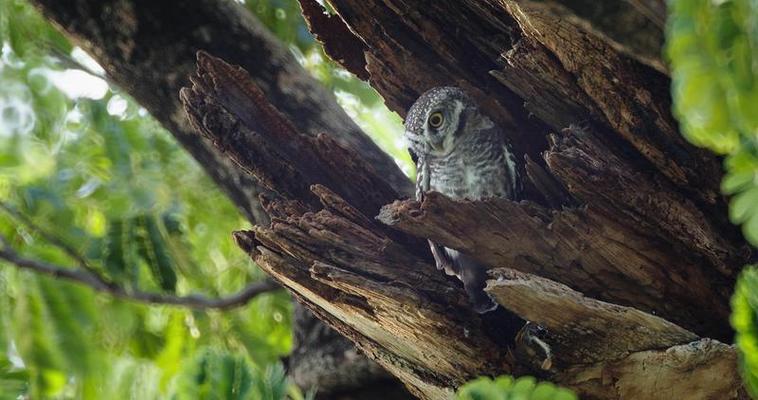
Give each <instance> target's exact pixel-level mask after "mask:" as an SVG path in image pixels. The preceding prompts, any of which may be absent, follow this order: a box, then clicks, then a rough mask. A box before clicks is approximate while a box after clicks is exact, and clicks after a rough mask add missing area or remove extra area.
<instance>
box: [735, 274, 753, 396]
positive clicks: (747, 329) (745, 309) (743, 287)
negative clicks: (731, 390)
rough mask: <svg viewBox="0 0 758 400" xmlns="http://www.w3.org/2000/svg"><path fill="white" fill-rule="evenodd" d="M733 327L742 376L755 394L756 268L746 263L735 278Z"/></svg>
mask: <svg viewBox="0 0 758 400" xmlns="http://www.w3.org/2000/svg"><path fill="white" fill-rule="evenodd" d="M731 322H732V327H733V328H734V330H735V332H736V336H735V342H736V343H737V348H738V350H739V352H740V366H741V372H742V376H743V379H744V381H745V384H746V386H747V388H748V390H749V391H750V392H751V393H752V395H753V396H758V268H756V267H755V266H748V267H746V268H745V269H744V270H743V271H742V273H741V274H740V277H739V279H737V285H736V287H735V291H734V295H733V296H732V316H731Z"/></svg>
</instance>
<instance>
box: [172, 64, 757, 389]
mask: <svg viewBox="0 0 758 400" xmlns="http://www.w3.org/2000/svg"><path fill="white" fill-rule="evenodd" d="M191 80H192V82H193V85H192V87H191V88H186V89H183V90H182V92H181V98H182V101H183V102H184V104H185V107H186V109H187V112H188V114H189V115H190V119H191V121H192V123H193V125H194V126H195V127H196V129H197V130H198V132H200V133H202V134H203V135H204V136H206V137H207V138H209V139H210V140H211V141H213V143H214V144H215V145H216V146H218V147H219V148H220V149H222V150H223V151H224V152H225V153H226V154H227V155H228V156H229V157H230V158H231V159H233V160H234V161H235V162H236V163H238V164H239V165H240V167H241V168H242V169H243V170H245V171H249V172H250V173H251V174H254V175H255V176H257V177H258V178H259V179H260V180H261V182H263V183H264V184H265V185H266V186H267V187H268V188H269V189H270V190H271V191H272V192H273V193H276V195H275V196H274V197H266V198H264V199H263V200H264V201H263V205H264V208H265V210H266V212H267V213H268V214H269V216H270V218H271V221H272V223H271V225H270V226H268V227H264V226H260V225H259V226H255V227H254V228H253V230H252V231H240V232H237V233H236V234H235V238H236V239H237V241H238V244H239V245H240V247H241V248H242V249H244V250H245V251H246V252H248V254H250V256H251V257H252V258H253V259H254V260H255V261H256V262H257V263H258V264H259V265H260V266H261V267H262V268H263V269H264V270H266V271H267V272H268V273H269V274H270V275H271V276H273V277H274V278H275V279H277V280H278V281H279V282H281V283H282V284H283V285H284V286H285V287H287V288H288V289H290V290H291V291H292V292H293V294H294V295H295V296H296V297H297V298H298V299H299V300H300V301H301V302H302V303H303V304H304V305H305V306H306V307H308V308H310V309H311V310H313V312H314V313H315V314H316V315H318V316H319V317H320V318H321V319H323V320H324V321H326V322H327V323H328V324H329V325H331V326H332V327H334V328H335V329H336V330H338V331H339V332H340V333H342V334H343V335H345V336H347V337H348V338H350V339H351V340H353V341H354V342H355V343H356V345H357V346H358V347H359V348H360V349H361V350H363V351H364V352H365V353H366V354H368V355H370V356H371V357H372V358H374V359H375V360H376V361H377V362H378V363H379V364H380V365H382V366H383V367H385V368H386V369H387V370H388V371H390V372H391V373H392V374H394V375H395V376H397V377H398V378H400V379H401V380H402V381H403V382H404V383H405V384H406V385H407V387H408V388H409V389H410V390H411V392H412V393H414V394H415V395H417V396H419V397H422V398H428V399H439V398H447V397H450V396H451V395H452V393H453V390H454V389H455V388H456V387H457V386H459V385H460V384H461V383H463V382H465V381H466V380H468V379H470V378H473V377H475V376H478V375H483V374H484V375H497V374H503V373H512V374H521V373H531V374H536V375H539V376H542V377H546V378H548V379H551V380H552V381H554V382H556V383H559V384H564V385H567V386H569V387H571V388H573V389H575V390H576V391H578V392H579V393H580V394H581V395H582V396H583V398H588V399H622V398H624V399H632V398H651V399H656V398H661V399H663V398H668V397H670V396H672V393H675V395H676V396H681V397H682V398H693V399H716V398H732V399H742V398H746V395H745V392H744V391H743V390H742V389H741V384H740V382H739V377H738V375H737V373H736V355H735V351H734V349H733V348H732V347H730V346H727V345H724V344H722V343H720V342H718V341H715V340H713V339H707V338H706V337H708V336H713V337H725V336H728V335H729V331H728V324H727V321H726V318H727V311H726V302H727V300H728V299H727V296H726V294H727V293H728V290H729V286H730V285H731V279H733V272H732V270H731V269H729V268H728V267H727V266H728V264H725V263H724V264H719V263H721V262H725V260H727V259H728V257H735V258H739V257H740V254H742V253H744V251H741V250H740V246H739V244H734V243H729V242H725V241H719V240H716V238H717V236H716V235H715V234H714V235H712V233H713V232H712V230H715V229H719V228H718V227H716V226H715V225H714V226H711V225H709V221H708V220H707V219H698V218H701V217H703V216H704V214H703V213H700V214H697V215H696V217H697V218H696V217H693V216H692V215H690V214H691V213H695V211H693V210H697V207H696V206H695V205H692V204H689V203H687V201H685V200H684V198H683V197H681V195H680V197H676V198H672V199H673V200H671V201H672V202H668V200H666V196H674V194H670V191H668V190H667V189H666V187H664V186H662V185H659V186H655V189H649V190H650V194H647V195H649V196H653V195H654V196H663V199H664V200H666V201H667V204H669V206H670V209H669V211H668V213H666V214H665V215H668V216H670V217H671V218H674V217H676V218H679V219H677V220H676V221H681V222H679V223H681V224H690V225H689V226H691V227H692V229H690V228H687V225H685V227H681V226H676V227H674V228H670V229H665V230H661V232H658V234H657V235H654V236H650V235H649V234H650V232H656V231H657V230H659V229H661V223H659V222H658V221H656V222H657V224H655V225H653V221H650V220H647V219H646V218H647V217H646V216H645V214H644V213H643V212H642V211H643V210H642V208H641V207H637V208H634V206H635V203H634V202H633V201H631V200H627V199H622V201H615V202H614V203H613V204H612V205H608V204H607V203H608V202H607V201H606V200H605V199H604V198H603V197H593V199H595V202H596V203H597V204H594V205H593V204H590V201H588V200H585V199H584V198H583V196H582V195H581V194H582V191H581V190H580V188H581V187H586V186H587V185H594V186H595V187H596V193H601V194H602V193H605V192H606V191H607V192H610V193H614V191H620V192H621V193H624V192H623V191H622V189H619V188H618V187H617V186H618V185H615V186H614V185H611V184H610V183H607V184H606V185H602V184H598V183H597V182H598V181H597V179H595V178H594V177H598V178H606V179H609V180H610V178H608V177H606V176H605V175H606V174H610V176H611V177H613V176H617V175H620V176H621V177H619V178H616V180H617V181H618V180H621V181H622V182H623V180H624V179H629V180H633V179H637V180H640V181H642V179H641V178H639V177H637V174H638V173H635V172H634V170H632V171H629V172H628V174H627V175H628V176H627V175H623V173H622V172H624V171H625V168H626V167H629V168H633V166H627V165H625V164H624V160H626V158H624V159H621V158H620V156H615V157H608V156H606V157H605V158H600V157H599V156H598V154H597V153H596V152H597V151H598V148H602V147H600V146H603V145H604V143H605V142H604V141H603V140H601V139H600V138H597V137H596V135H595V134H593V133H592V131H591V130H590V129H589V128H585V129H581V130H577V129H574V130H570V131H566V132H562V135H561V137H560V138H558V137H556V138H553V139H551V140H550V142H551V143H552V145H551V148H550V151H549V152H547V153H546V155H545V159H546V160H547V161H548V162H547V170H543V169H540V168H538V167H535V166H531V167H527V168H526V169H527V170H528V171H529V170H530V171H532V172H533V173H531V174H530V175H529V176H532V177H540V176H541V178H540V179H539V180H540V181H544V180H545V179H546V178H545V177H544V176H543V175H549V174H550V173H551V172H552V178H550V179H553V180H555V182H554V183H555V184H554V185H553V186H556V187H553V188H552V189H550V190H547V191H550V192H552V193H559V194H564V195H565V193H564V190H565V189H562V188H560V185H561V184H563V185H565V187H566V188H567V190H568V193H571V195H573V196H574V197H575V199H574V201H579V202H580V203H584V204H582V205H581V206H579V207H566V208H564V209H562V210H554V209H550V208H547V207H545V206H543V205H539V204H537V203H534V202H531V201H522V202H513V201H508V200H502V199H491V200H485V201H480V202H468V201H452V200H450V199H448V198H446V197H444V196H442V195H439V194H435V193H431V194H430V195H429V196H427V197H426V198H425V199H424V202H423V203H418V202H416V201H411V200H404V201H395V202H394V203H392V204H389V205H386V206H383V207H382V204H383V203H387V202H390V201H391V200H392V199H394V198H395V197H396V196H397V193H395V192H394V190H392V188H390V187H389V186H387V185H385V184H383V183H382V182H381V178H380V177H379V175H378V174H377V173H376V171H374V170H373V169H372V168H371V166H370V165H369V164H368V163H366V162H365V161H363V160H362V159H360V157H358V155H357V154H353V153H351V152H350V151H349V150H347V149H345V148H343V147H341V146H340V145H339V144H338V143H336V142H335V141H333V140H330V139H329V138H328V136H325V135H322V136H318V137H316V138H309V137H307V136H304V135H300V134H298V133H297V132H296V129H295V128H294V127H293V126H292V125H291V124H290V123H289V122H288V121H287V120H286V118H285V116H284V115H283V114H282V113H280V112H278V111H277V110H276V108H275V107H273V106H272V105H271V104H270V103H269V102H268V101H267V100H266V98H265V97H264V96H263V93H262V91H261V90H260V89H259V88H258V87H256V86H255V84H254V83H252V82H251V81H250V80H249V79H248V78H247V77H246V74H245V72H244V70H242V69H240V68H238V67H233V66H231V65H229V64H226V63H224V62H223V61H221V60H220V59H217V58H214V57H211V56H209V55H207V54H203V53H201V54H199V57H198V70H197V72H196V74H195V75H194V76H193V77H192V79H191ZM614 148H615V147H614ZM556 160H560V162H559V161H556ZM561 162H563V163H564V164H561ZM566 163H567V164H566ZM559 165H560V166H561V167H560V168H559V167H558V166H559ZM565 165H570V167H566V166H565ZM589 167H593V168H594V170H593V171H594V174H592V175H591V176H590V175H587V169H588V168H589ZM617 170H621V171H617ZM333 171H339V174H336V173H334V172H333ZM535 172H539V173H535ZM559 172H561V173H559ZM649 173H651V174H652V173H654V172H653V171H650V172H649ZM669 182H670V181H669ZM653 183H655V182H653ZM653 183H650V184H653ZM532 184H533V186H535V187H542V188H548V186H547V185H544V184H540V183H539V182H536V181H535V182H532ZM640 190H641V189H640ZM638 192H639V190H638ZM596 196H597V195H596ZM641 196H643V197H644V196H646V194H645V192H644V191H643V192H642V194H641ZM547 197H548V196H543V199H545V198H547ZM555 198H559V197H555ZM656 198H657V197H656ZM654 199H655V198H651V199H650V200H654ZM673 201H678V202H682V203H678V202H673ZM650 208H651V209H653V212H656V210H657V209H656V207H650ZM672 210H673V211H672ZM644 211H647V209H645V210H644ZM377 214H378V218H377V219H378V221H377V219H374V218H373V216H375V215H377ZM620 216H623V218H620ZM380 222H381V223H380ZM664 222H665V221H664ZM388 227H392V228H394V229H389V228H388ZM709 232H710V233H709ZM685 233H688V235H689V236H684V235H685ZM407 234H410V235H407ZM677 235H678V236H681V237H677ZM418 237H424V238H431V239H433V240H435V241H437V242H439V243H441V244H444V245H446V246H450V247H454V248H457V249H460V250H463V251H465V252H467V253H469V254H473V255H475V256H476V257H477V258H479V259H480V260H481V261H484V262H486V263H488V264H489V265H492V266H497V267H500V268H498V269H495V270H492V271H491V273H492V274H493V278H494V279H493V280H491V281H490V282H489V284H488V288H487V290H488V291H490V293H491V294H493V296H494V297H495V298H496V299H497V300H498V302H499V303H500V304H501V305H502V306H504V307H505V308H507V309H508V310H510V311H512V312H513V313H515V314H517V315H519V316H520V317H522V318H523V319H525V320H530V321H534V322H536V323H539V324H540V325H542V326H543V327H545V328H547V333H546V335H545V337H544V340H545V341H546V342H547V343H549V344H550V346H551V348H552V351H551V355H550V356H549V360H547V361H549V362H546V360H545V359H544V355H543V354H540V352H539V351H535V348H533V347H531V346H530V343H529V342H528V341H525V340H523V335H516V332H517V331H518V330H519V329H520V328H521V324H523V320H514V319H513V318H510V317H509V315H508V314H506V313H505V312H503V311H502V310H500V311H499V312H498V313H495V314H489V315H485V316H481V315H478V314H476V313H474V312H472V311H471V310H470V308H469V306H468V303H467V300H466V296H465V294H464V293H463V291H462V290H461V288H460V284H458V282H456V281H455V280H451V279H450V278H448V277H446V276H444V275H443V274H440V273H439V272H438V271H436V270H435V268H434V266H433V264H432V262H431V261H430V260H429V256H428V250H427V248H426V246H425V243H424V242H423V241H419V240H418ZM667 239H668V240H667ZM679 242H681V245H682V246H685V245H686V246H689V247H688V248H687V251H695V250H697V251H700V253H701V255H700V256H699V257H689V258H688V257H686V256H685V254H679V253H676V252H677V247H676V245H674V243H679ZM716 249H720V250H718V251H716ZM559 282H560V283H559ZM519 321H521V322H519ZM651 363H655V367H652V366H651ZM540 367H542V368H543V369H545V370H541V369H540ZM692 377H696V378H697V381H692V380H691V379H692ZM661 379H663V380H661ZM687 382H692V383H691V384H687ZM656 385H657V386H656ZM659 387H672V388H674V389H673V390H676V392H665V391H661V390H658V389H656V388H659ZM640 396H642V397H640ZM724 396H726V397H724Z"/></svg>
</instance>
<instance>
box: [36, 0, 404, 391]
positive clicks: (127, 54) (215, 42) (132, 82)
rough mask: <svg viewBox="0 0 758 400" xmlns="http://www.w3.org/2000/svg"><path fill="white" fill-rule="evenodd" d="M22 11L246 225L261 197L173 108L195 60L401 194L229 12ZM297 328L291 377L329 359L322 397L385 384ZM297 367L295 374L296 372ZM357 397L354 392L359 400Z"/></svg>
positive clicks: (219, 4) (226, 5) (375, 159)
mask: <svg viewBox="0 0 758 400" xmlns="http://www.w3.org/2000/svg"><path fill="white" fill-rule="evenodd" d="M31 1H32V3H33V4H35V6H37V8H39V9H40V11H41V12H42V13H43V14H44V15H45V16H46V17H47V18H48V19H50V20H51V21H52V22H53V23H55V24H56V25H58V26H59V27H60V28H61V29H62V30H63V32H65V33H66V34H67V35H68V36H69V37H70V38H71V39H72V40H73V41H74V43H76V44H77V45H79V46H81V47H82V48H83V49H84V50H85V51H87V52H88V53H89V54H90V55H92V56H93V57H94V58H95V59H96V60H97V61H98V62H99V63H100V65H101V66H103V68H104V69H105V71H106V74H107V78H108V79H109V80H110V81H111V82H112V83H114V84H116V85H118V86H119V87H121V88H122V89H123V90H124V91H126V92H127V93H128V94H129V95H131V96H132V97H134V99H135V100H136V101H137V102H139V103H140V104H141V105H142V106H143V107H145V108H146V109H147V110H148V111H149V112H150V113H151V114H152V115H153V116H154V117H155V118H156V119H157V120H158V121H159V122H160V123H161V124H163V126H164V127H166V128H167V129H168V130H169V131H170V132H171V133H172V134H173V136H174V137H175V138H176V139H177V141H178V142H179V143H180V144H181V145H182V146H183V147H184V148H185V149H186V150H187V151H188V152H189V153H190V154H191V155H192V156H193V157H194V158H195V159H196V160H197V161H198V163H199V164H200V165H201V166H202V167H203V168H204V169H205V171H206V172H207V173H208V174H209V175H210V177H211V178H212V179H213V181H214V182H215V183H216V184H217V185H218V186H219V187H220V188H221V189H222V190H223V191H224V192H225V193H226V194H227V195H228V196H229V198H230V199H231V200H232V202H234V204H235V205H236V206H237V207H238V208H239V209H240V210H241V211H242V213H243V214H244V215H246V216H247V218H248V219H249V220H250V222H252V223H256V222H257V223H262V224H265V223H267V222H268V215H267V214H266V213H265V212H263V210H262V208H261V207H260V203H259V200H258V196H259V194H261V193H265V189H263V188H262V187H261V186H260V184H259V183H258V182H257V180H256V179H255V177H254V176H252V175H249V174H247V173H245V172H244V171H242V170H240V169H239V168H238V167H237V166H236V165H235V164H234V163H233V162H231V161H230V160H229V159H228V158H227V157H225V156H224V155H223V154H222V152H220V151H219V150H218V149H216V148H215V147H214V146H213V145H211V144H210V142H208V141H205V140H202V139H201V138H200V137H199V136H198V135H196V134H195V133H194V132H193V131H192V128H191V127H190V125H189V121H188V119H187V116H186V114H185V113H184V111H183V110H182V108H181V104H180V102H179V96H178V92H179V89H180V88H181V87H182V86H185V85H187V83H188V81H187V76H188V75H189V73H190V72H191V71H192V70H193V69H194V65H195V53H196V52H197V51H198V50H203V49H205V50H208V51H212V52H213V53H214V54H217V55H219V56H222V57H224V59H227V60H230V61H231V62H234V63H236V64H239V65H242V66H244V67H245V68H247V69H248V70H249V71H251V72H252V74H251V78H252V79H254V81H255V82H256V84H257V85H258V86H259V87H261V88H262V89H263V90H264V92H265V93H266V97H267V98H268V99H269V100H270V101H271V102H272V104H274V105H276V107H277V108H278V109H279V110H281V111H282V112H283V113H285V114H286V115H287V116H288V118H289V119H290V120H291V121H293V123H294V124H295V126H296V127H297V128H298V130H299V132H301V133H303V134H305V135H314V136H315V135H317V134H319V133H323V132H329V134H330V135H331V136H332V137H333V138H335V139H336V140H337V141H339V142H340V143H341V144H343V145H345V146H348V147H351V148H354V149H356V150H357V151H360V153H361V154H362V155H363V156H364V157H366V159H368V160H370V161H371V163H372V165H373V167H374V168H375V169H376V170H377V171H379V172H380V173H381V174H382V175H383V176H384V177H386V178H387V181H388V182H390V184H392V185H393V186H394V187H395V189H396V190H398V191H399V192H403V193H410V191H411V187H412V186H411V184H410V182H409V181H408V180H407V178H406V177H405V176H404V175H403V174H402V172H401V171H400V170H399V169H398V167H397V166H396V165H395V163H394V161H393V160H392V158H391V157H389V156H388V155H386V154H384V153H383V152H382V151H381V150H380V149H379V148H378V147H377V146H376V145H375V144H374V143H373V142H372V141H371V140H370V139H369V138H368V136H366V135H365V134H364V133H363V132H362V131H361V130H360V129H359V128H358V126H357V125H356V124H355V123H354V122H353V121H352V120H351V119H350V118H349V117H348V115H347V114H346V113H345V112H344V110H342V108H341V107H339V105H338V104H337V102H336V100H335V98H334V96H333V95H332V93H330V92H329V91H327V90H326V89H324V88H323V87H322V86H320V85H319V84H318V82H316V80H315V79H313V78H312V77H310V75H308V73H307V72H306V71H305V70H304V69H303V68H302V67H301V66H300V65H299V64H298V63H297V61H296V60H295V58H294V57H293V56H292V55H291V54H290V52H289V50H288V49H287V48H286V47H285V46H284V45H283V44H281V43H280V42H279V41H278V40H277V39H276V38H275V37H273V35H272V34H270V33H269V32H268V31H267V30H266V29H265V28H264V27H263V26H262V25H261V23H260V22H259V21H257V20H256V18H255V17H254V16H253V15H251V14H250V13H249V12H248V11H247V10H246V9H245V8H244V7H242V6H241V5H239V4H237V3H236V2H234V1H231V0H189V1H184V0H171V1H166V0H161V1H148V0H31ZM311 319H312V317H311ZM298 321H304V322H303V326H300V325H296V326H295V330H296V335H299V336H301V337H310V338H313V337H318V341H317V342H311V341H306V342H301V343H302V346H301V347H300V348H297V349H295V352H296V353H297V354H298V355H297V356H295V357H293V358H291V359H290V363H289V366H290V368H291V370H292V371H302V370H304V369H306V368H307V367H308V366H310V365H313V364H312V363H311V361H310V356H309V355H310V354H314V357H315V356H318V355H320V354H321V353H319V351H318V350H317V349H318V348H322V347H323V348H331V349H333V352H332V353H331V356H332V357H333V359H332V362H331V363H330V364H328V365H327V364H324V365H322V366H321V367H322V368H321V370H320V376H321V377H329V376H331V378H329V379H322V380H321V381H322V382H321V385H320V386H319V389H320V393H321V394H322V395H324V394H329V393H332V392H334V393H342V394H343V395H344V394H345V393H348V394H349V391H350V390H353V389H355V388H356V387H358V386H361V384H360V383H361V382H356V377H355V376H353V375H354V374H353V372H354V371H356V370H364V371H366V373H364V374H363V375H362V377H363V378H364V380H363V381H362V383H363V384H364V385H365V386H370V385H373V384H374V383H375V382H385V383H386V381H387V375H386V373H384V372H383V371H381V370H380V369H378V368H376V366H374V365H372V363H370V362H368V361H367V360H366V359H365V358H364V357H362V356H361V357H357V358H356V357H355V355H354V354H353V353H354V352H355V350H354V348H353V346H352V345H351V344H350V343H349V342H348V341H347V340H345V339H344V338H343V337H342V336H340V335H338V334H336V333H334V332H333V331H331V330H325V329H324V328H323V327H321V326H320V323H318V322H316V321H315V320H312V321H308V318H307V317H303V318H301V319H299V320H298ZM327 332H330V333H327ZM316 333H318V335H316ZM307 346H315V348H316V349H311V348H308V347H307ZM311 350H313V352H312V351H311ZM299 361H302V362H303V364H304V366H302V367H301V366H299V365H298V362H299ZM327 368H331V369H327ZM300 376H302V374H301V375H300ZM296 381H297V379H296ZM307 381H308V380H307V379H306V380H304V381H303V382H307ZM396 386H397V385H396ZM400 389H401V388H400ZM380 392H382V391H380ZM364 394H365V391H364V392H360V396H363V395H364ZM356 396H358V395H356ZM322 397H323V396H322ZM335 398H336V397H335Z"/></svg>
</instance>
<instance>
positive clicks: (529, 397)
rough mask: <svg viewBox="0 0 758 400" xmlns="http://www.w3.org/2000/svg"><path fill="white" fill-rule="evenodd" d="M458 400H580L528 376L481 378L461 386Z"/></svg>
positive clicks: (567, 391) (566, 391)
mask: <svg viewBox="0 0 758 400" xmlns="http://www.w3.org/2000/svg"><path fill="white" fill-rule="evenodd" d="M456 399H458V400H547V399H549V400H578V397H577V396H576V395H575V394H574V393H572V392H571V391H570V390H568V389H564V388H559V387H557V386H555V385H553V384H552V383H549V382H537V380H536V379H535V378H533V377H530V376H526V377H521V378H518V379H515V380H514V379H513V378H512V377H510V376H507V375H506V376H500V377H498V378H496V379H495V380H492V379H490V378H487V377H480V378H477V379H475V380H473V381H470V382H468V383H466V384H465V385H463V386H461V388H460V389H458V392H457V393H456Z"/></svg>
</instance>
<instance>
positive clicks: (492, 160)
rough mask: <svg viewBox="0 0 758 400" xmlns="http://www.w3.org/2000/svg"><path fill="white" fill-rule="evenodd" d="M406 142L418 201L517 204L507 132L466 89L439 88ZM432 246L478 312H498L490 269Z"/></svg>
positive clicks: (412, 119)
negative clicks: (487, 288) (438, 197)
mask: <svg viewBox="0 0 758 400" xmlns="http://www.w3.org/2000/svg"><path fill="white" fill-rule="evenodd" d="M405 138H406V140H407V142H408V147H409V150H410V151H411V152H412V153H413V154H414V155H415V157H416V160H417V166H416V167H417V168H416V169H417V179H416V197H417V199H418V200H422V199H423V196H424V193H426V192H428V191H436V192H440V193H442V194H445V195H447V196H449V197H451V198H453V199H471V200H480V199H483V198H487V197H503V198H508V199H515V198H516V196H517V194H518V192H519V189H520V184H519V182H520V181H519V179H518V174H517V170H516V163H515V160H514V157H513V154H512V152H511V151H510V149H509V147H508V145H507V143H506V141H505V137H504V135H503V133H502V131H501V130H500V129H499V128H498V127H497V126H496V125H495V124H494V123H493V122H492V120H490V119H489V118H488V117H487V116H486V115H484V114H482V113H481V111H480V110H479V108H478V107H477V105H476V104H475V103H474V102H473V101H472V100H471V98H470V97H469V96H468V95H466V93H464V92H463V91H462V90H461V89H459V88H456V87H438V88H434V89H432V90H430V91H428V92H426V93H424V94H423V95H421V97H419V98H418V100H416V102H415V103H414V104H413V106H412V107H411V109H410V110H409V111H408V115H407V117H406V121H405ZM429 245H430V247H431V250H432V254H433V255H434V259H435V261H436V263H437V268H439V269H443V270H445V272H446V273H448V274H449V275H456V276H458V278H460V279H461V280H462V281H463V284H464V287H465V288H466V291H467V292H468V294H469V296H470V298H471V301H472V304H473V306H474V309H476V310H477V311H479V312H486V311H490V310H492V309H494V308H495V307H496V305H495V303H494V302H493V301H492V299H491V298H489V296H488V295H487V294H486V293H485V292H484V291H483V288H484V284H485V281H486V278H487V275H486V270H487V268H486V266H484V265H482V264H481V263H479V262H477V261H476V260H474V259H473V258H472V257H470V256H468V255H466V254H463V253H461V252H459V251H457V250H454V249H449V248H445V247H442V246H439V245H437V244H435V243H433V242H431V241H429Z"/></svg>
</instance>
